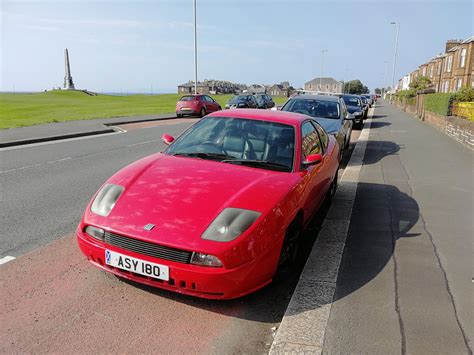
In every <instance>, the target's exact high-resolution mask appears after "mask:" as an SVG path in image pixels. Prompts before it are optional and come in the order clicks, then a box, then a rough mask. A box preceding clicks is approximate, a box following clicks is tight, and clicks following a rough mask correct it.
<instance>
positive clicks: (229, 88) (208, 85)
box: [178, 80, 247, 95]
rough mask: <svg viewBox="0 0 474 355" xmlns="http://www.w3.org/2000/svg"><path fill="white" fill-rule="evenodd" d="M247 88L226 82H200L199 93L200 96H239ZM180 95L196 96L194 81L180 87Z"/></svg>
mask: <svg viewBox="0 0 474 355" xmlns="http://www.w3.org/2000/svg"><path fill="white" fill-rule="evenodd" d="M246 88H247V86H246V85H242V84H235V83H232V82H230V81H225V80H204V81H202V82H201V81H198V85H197V91H198V93H200V94H206V95H209V94H213V95H214V94H238V93H241V92H242V90H245V89H246ZM178 93H179V94H194V81H188V82H187V83H184V84H181V85H178Z"/></svg>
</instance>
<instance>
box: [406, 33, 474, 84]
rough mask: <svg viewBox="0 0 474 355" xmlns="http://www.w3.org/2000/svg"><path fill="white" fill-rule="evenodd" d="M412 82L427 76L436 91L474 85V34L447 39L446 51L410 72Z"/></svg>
mask: <svg viewBox="0 0 474 355" xmlns="http://www.w3.org/2000/svg"><path fill="white" fill-rule="evenodd" d="M409 75H410V82H414V81H415V80H416V79H417V78H419V77H420V76H422V75H423V76H426V77H428V78H429V79H430V81H431V83H432V88H433V89H434V90H435V91H436V92H456V91H458V90H460V89H461V88H462V87H474V36H471V37H469V38H467V39H465V40H462V39H461V40H448V41H446V46H445V51H444V53H443V54H439V55H437V56H436V57H434V58H432V59H431V60H429V61H428V62H427V63H425V64H422V65H420V66H419V67H418V69H416V70H414V71H412V72H411V73H410V74H409Z"/></svg>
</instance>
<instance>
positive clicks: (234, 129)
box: [165, 117, 295, 172]
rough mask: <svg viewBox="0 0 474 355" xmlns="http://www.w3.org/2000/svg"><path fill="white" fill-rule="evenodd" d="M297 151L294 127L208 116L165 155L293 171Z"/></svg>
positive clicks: (178, 140) (188, 131)
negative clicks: (295, 150)
mask: <svg viewBox="0 0 474 355" xmlns="http://www.w3.org/2000/svg"><path fill="white" fill-rule="evenodd" d="M294 149H295V129H294V127H293V126H290V125H286V124H282V123H277V122H268V121H259V120H250V119H243V118H234V117H206V118H204V119H202V120H201V121H199V122H198V123H196V124H195V125H194V126H192V127H191V128H190V129H188V130H187V131H186V132H185V133H184V134H183V135H182V136H180V137H179V138H177V139H176V140H175V142H174V143H173V144H172V145H171V146H170V147H168V149H166V150H165V153H166V154H168V155H178V156H189V157H197V158H201V159H209V160H217V161H221V162H225V163H230V164H239V165H246V166H252V167H256V168H262V169H269V170H276V171H284V172H290V171H292V170H293V157H294Z"/></svg>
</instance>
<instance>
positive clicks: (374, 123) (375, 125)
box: [370, 121, 392, 129]
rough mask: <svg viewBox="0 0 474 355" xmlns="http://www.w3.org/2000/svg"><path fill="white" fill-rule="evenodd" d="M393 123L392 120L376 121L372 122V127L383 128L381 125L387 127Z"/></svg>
mask: <svg viewBox="0 0 474 355" xmlns="http://www.w3.org/2000/svg"><path fill="white" fill-rule="evenodd" d="M391 125H392V124H391V123H390V122H386V121H375V122H372V123H371V124H370V129H373V128H381V127H386V126H391Z"/></svg>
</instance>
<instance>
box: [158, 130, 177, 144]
mask: <svg viewBox="0 0 474 355" xmlns="http://www.w3.org/2000/svg"><path fill="white" fill-rule="evenodd" d="M161 139H162V140H163V142H164V143H165V144H166V145H170V144H171V143H173V142H174V137H173V136H170V135H169V134H166V133H165V134H163V135H162V136H161Z"/></svg>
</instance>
